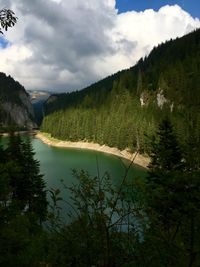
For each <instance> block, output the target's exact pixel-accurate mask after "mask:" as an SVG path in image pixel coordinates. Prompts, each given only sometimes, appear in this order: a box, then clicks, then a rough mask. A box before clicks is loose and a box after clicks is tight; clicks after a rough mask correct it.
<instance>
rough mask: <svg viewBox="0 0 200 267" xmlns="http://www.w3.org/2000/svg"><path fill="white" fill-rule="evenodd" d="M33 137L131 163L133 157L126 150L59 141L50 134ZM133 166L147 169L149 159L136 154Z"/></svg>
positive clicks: (54, 144)
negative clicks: (108, 155)
mask: <svg viewBox="0 0 200 267" xmlns="http://www.w3.org/2000/svg"><path fill="white" fill-rule="evenodd" d="M35 137H36V138H38V139H40V140H41V141H42V142H44V143H45V144H47V145H50V146H55V147H66V148H81V149H89V150H96V151H100V152H103V153H108V154H112V155H115V156H118V157H121V158H125V159H127V160H130V161H132V160H133V159H134V157H135V153H130V152H129V151H127V150H122V151H121V150H119V149H117V148H115V147H109V146H106V145H99V144H95V143H88V142H83V141H79V142H70V141H61V140H58V139H55V138H52V137H51V136H50V134H46V133H41V132H38V133H37V134H36V135H35ZM134 164H137V165H140V166H142V167H144V168H147V166H148V164H149V158H148V157H145V156H143V155H140V154H137V155H136V157H135V159H134Z"/></svg>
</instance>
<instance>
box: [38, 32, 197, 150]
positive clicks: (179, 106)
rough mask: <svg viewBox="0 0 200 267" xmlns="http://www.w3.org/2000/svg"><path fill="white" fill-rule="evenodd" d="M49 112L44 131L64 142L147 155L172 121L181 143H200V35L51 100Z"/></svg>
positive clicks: (194, 34) (163, 47) (171, 43)
mask: <svg viewBox="0 0 200 267" xmlns="http://www.w3.org/2000/svg"><path fill="white" fill-rule="evenodd" d="M45 110H46V117H45V118H44V120H43V124H42V130H43V131H46V132H49V133H51V134H52V135H53V136H54V137H57V138H60V139H67V140H70V141H79V140H87V141H91V142H97V143H99V144H107V145H109V146H116V147H118V148H120V149H124V148H129V149H130V150H135V149H139V150H140V151H147V150H148V144H147V142H146V136H151V135H152V134H153V133H155V131H156V128H157V125H158V123H159V122H160V120H161V119H162V118H163V117H166V116H168V117H170V119H171V120H172V122H173V124H174V126H175V129H176V133H177V134H178V136H179V137H180V140H182V141H183V140H184V139H186V138H189V136H191V135H192V136H193V137H194V139H195V140H196V142H199V141H200V29H198V30H196V31H194V32H192V33H190V34H188V35H185V36H183V37H182V38H177V39H176V40H170V41H168V42H166V43H164V44H161V45H159V46H158V47H156V48H154V49H153V50H152V51H151V53H150V54H149V56H148V57H146V58H144V59H141V60H139V62H138V63H137V64H136V65H135V66H133V67H131V68H130V69H128V70H124V71H121V72H118V73H116V74H114V75H112V76H109V77H108V78H105V79H103V80H101V81H100V82H97V83H96V84H93V85H91V86H89V87H87V88H85V89H83V90H81V91H79V92H78V91H77V92H72V93H68V94H62V95H54V96H51V97H50V98H49V99H48V100H47V102H46V106H45ZM55 125H57V127H55Z"/></svg>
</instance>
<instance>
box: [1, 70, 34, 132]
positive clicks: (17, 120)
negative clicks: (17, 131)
mask: <svg viewBox="0 0 200 267" xmlns="http://www.w3.org/2000/svg"><path fill="white" fill-rule="evenodd" d="M11 125H14V126H17V127H19V128H22V129H33V128H35V127H37V125H36V123H35V121H34V112H33V107H32V104H31V101H30V97H29V94H28V93H27V92H26V91H25V89H24V87H23V86H21V85H20V84H19V83H18V82H16V81H15V80H14V79H13V78H11V77H10V76H6V75H5V74H4V73H0V127H8V126H11Z"/></svg>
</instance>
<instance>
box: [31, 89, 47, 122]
mask: <svg viewBox="0 0 200 267" xmlns="http://www.w3.org/2000/svg"><path fill="white" fill-rule="evenodd" d="M28 93H29V95H30V99H31V103H32V106H33V110H34V114H35V121H36V123H37V124H38V125H40V124H41V122H42V119H43V106H44V103H45V101H46V100H47V99H48V98H49V97H50V95H51V94H52V92H47V91H36V90H28Z"/></svg>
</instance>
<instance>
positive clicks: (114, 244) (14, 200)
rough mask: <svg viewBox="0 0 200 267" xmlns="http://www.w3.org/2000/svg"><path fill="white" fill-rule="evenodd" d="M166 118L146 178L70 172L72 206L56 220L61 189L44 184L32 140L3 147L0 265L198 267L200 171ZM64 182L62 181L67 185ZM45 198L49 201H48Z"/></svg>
mask: <svg viewBox="0 0 200 267" xmlns="http://www.w3.org/2000/svg"><path fill="white" fill-rule="evenodd" d="M192 148H193V149H192V151H191V150H187V151H185V150H183V147H182V145H181V144H180V143H179V141H178V138H177V135H176V133H175V131H174V127H173V125H172V123H171V121H170V120H169V119H168V118H165V119H163V120H162V121H161V122H160V123H159V126H158V129H157V130H156V135H155V136H154V137H153V138H152V139H151V142H150V156H151V162H150V164H149V168H148V171H147V175H146V177H145V178H144V177H143V178H142V177H133V178H132V179H129V180H128V179H127V174H128V171H129V168H130V166H131V164H133V162H130V165H129V166H128V167H127V169H126V172H125V175H124V177H123V179H122V182H121V184H120V185H119V186H114V185H113V183H112V179H111V177H110V175H109V173H105V174H104V175H103V176H102V177H100V176H99V175H98V174H97V175H96V176H95V177H92V176H90V174H89V173H87V172H86V171H84V170H82V171H77V170H73V176H74V179H75V180H77V183H74V184H73V185H71V186H70V187H65V190H69V191H70V194H71V200H72V201H73V202H72V204H70V205H71V208H72V210H73V214H75V216H72V214H71V213H69V214H68V216H69V217H68V219H67V218H64V220H63V218H62V217H61V210H60V203H61V202H63V201H64V203H65V205H68V204H69V202H68V200H67V199H62V198H61V197H60V192H59V190H58V189H56V188H54V189H50V190H49V189H48V190H47V189H46V187H45V183H44V181H43V176H42V175H41V174H40V171H39V162H38V161H37V160H35V159H34V151H33V149H32V146H31V143H30V140H29V138H26V139H21V138H20V136H15V135H12V134H11V135H10V137H9V141H8V144H7V145H6V146H5V144H4V145H3V146H2V145H1V147H0V185H1V187H0V214H1V217H0V218H1V220H0V224H1V225H0V266H8V267H10V266H11V267H12V266H13V267H14V266H16V267H22V266H31V267H38V266H45V267H47V266H52V267H54V266H58V267H64V266H69V267H71V266H74V267H76V266H77V267H78V266H79V267H92V266H98V267H132V266H137V267H145V266H146V267H147V266H148V267H161V266H164V267H172V266H174V267H175V266H176V267H179V266H180V267H191V266H192V267H198V266H199V264H200V251H199V246H200V243H199V242H200V241H199V240H200V236H199V234H200V229H199V227H200V180H199V175H200V171H199V170H200V168H199V155H198V157H196V155H195V148H196V147H195V144H192ZM64 186H65V185H64ZM47 195H49V196H51V199H49V201H48V202H47Z"/></svg>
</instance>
